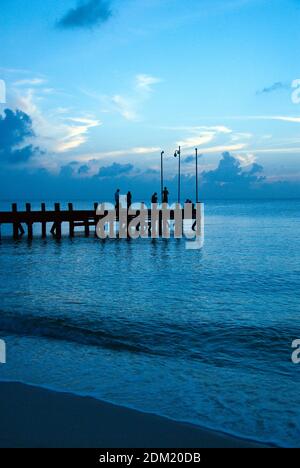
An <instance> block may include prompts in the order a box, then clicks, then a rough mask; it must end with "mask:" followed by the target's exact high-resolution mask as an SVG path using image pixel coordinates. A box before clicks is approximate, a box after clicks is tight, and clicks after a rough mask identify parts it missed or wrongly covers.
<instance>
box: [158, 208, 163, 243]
mask: <svg viewBox="0 0 300 468" xmlns="http://www.w3.org/2000/svg"><path fill="white" fill-rule="evenodd" d="M162 223H163V214H162V210H159V218H158V235H159V237H161V236H162Z"/></svg>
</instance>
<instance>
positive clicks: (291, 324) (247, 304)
mask: <svg viewBox="0 0 300 468" xmlns="http://www.w3.org/2000/svg"><path fill="white" fill-rule="evenodd" d="M62 205H63V204H62ZM20 206H21V204H20ZM83 206H86V207H89V208H91V206H92V202H91V203H88V204H84V203H83V202H81V203H76V202H74V207H75V208H77V207H83ZM8 207H9V204H7V203H4V202H3V203H1V206H0V209H1V210H3V209H6V208H8ZM33 207H34V204H33ZM299 221H300V201H299V200H285V201H274V200H273V201H222V202H221V201H215V202H214V201H209V202H207V203H206V204H205V230H206V234H205V244H204V247H203V249H202V250H186V248H185V240H184V239H182V240H175V239H170V240H164V239H160V240H151V239H143V240H142V239H139V240H107V241H100V240H98V239H96V238H94V237H93V236H91V237H90V238H85V237H84V236H83V235H78V236H77V237H76V238H74V239H72V240H70V239H69V238H68V237H67V236H66V237H63V238H62V239H61V240H60V241H57V240H54V239H52V238H51V237H48V238H47V239H45V240H42V239H40V238H39V237H38V236H37V237H36V238H35V239H34V240H33V241H32V242H29V241H27V240H26V239H23V240H21V241H17V242H15V241H13V240H12V239H11V238H8V237H6V234H7V229H6V228H5V227H4V226H2V239H1V243H0V265H1V268H0V339H4V340H5V342H6V347H7V363H6V364H5V365H0V380H13V381H21V382H25V383H30V384H34V385H39V386H43V387H49V388H53V389H56V390H60V391H70V392H74V393H79V394H83V395H92V396H95V397H96V398H99V399H102V400H105V401H109V402H113V403H116V404H119V405H124V406H127V407H130V408H136V409H138V410H141V411H145V412H152V413H156V414H160V415H164V416H167V417H169V418H172V419H176V420H180V421H187V422H191V423H193V424H197V425H201V426H203V427H207V428H211V429H215V430H220V431H223V432H225V433H229V434H234V435H238V436H240V437H245V438H249V439H253V440H257V441H262V442H268V443H273V444H276V445H280V446H298V447H300V392H299V388H300V387H299V384H300V364H299V365H296V364H293V362H292V360H291V355H292V347H291V345H292V341H293V340H295V339H300V222H299ZM7 404H9V402H7Z"/></svg>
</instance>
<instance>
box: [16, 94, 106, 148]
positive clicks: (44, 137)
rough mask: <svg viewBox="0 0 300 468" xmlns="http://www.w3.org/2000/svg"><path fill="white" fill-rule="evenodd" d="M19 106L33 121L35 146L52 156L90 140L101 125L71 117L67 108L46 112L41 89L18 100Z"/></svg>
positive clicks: (82, 117) (93, 121)
mask: <svg viewBox="0 0 300 468" xmlns="http://www.w3.org/2000/svg"><path fill="white" fill-rule="evenodd" d="M15 99H16V103H17V107H18V108H20V109H21V110H22V111H24V112H26V113H27V114H28V115H29V116H30V118H31V119H32V123H33V128H34V131H35V133H36V138H35V145H37V146H40V147H41V149H43V150H46V151H47V152H49V153H55V152H58V153H61V152H66V151H70V150H74V149H76V148H78V147H79V146H81V145H83V144H84V143H85V142H86V141H87V134H88V131H89V130H90V129H91V128H93V127H97V126H100V125H101V122H100V121H99V120H97V119H94V118H91V117H88V118H87V117H86V116H76V115H68V114H67V109H64V110H63V111H64V112H62V109H54V110H53V111H49V110H48V111H47V113H45V112H43V111H42V109H41V103H42V102H43V99H42V98H41V95H40V94H39V93H38V91H37V90H35V89H32V88H29V89H27V90H25V91H24V90H23V91H22V93H18V94H17V95H16V97H15Z"/></svg>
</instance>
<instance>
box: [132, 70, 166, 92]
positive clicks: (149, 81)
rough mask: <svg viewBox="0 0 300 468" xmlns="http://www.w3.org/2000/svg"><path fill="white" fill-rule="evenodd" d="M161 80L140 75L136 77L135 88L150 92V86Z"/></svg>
mask: <svg viewBox="0 0 300 468" xmlns="http://www.w3.org/2000/svg"><path fill="white" fill-rule="evenodd" d="M160 82H161V79H160V78H156V77H155V76H151V75H144V74H140V75H137V76H136V87H137V89H141V90H144V91H147V92H151V91H152V85H155V84H157V83H160Z"/></svg>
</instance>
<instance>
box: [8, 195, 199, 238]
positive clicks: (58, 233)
mask: <svg viewBox="0 0 300 468" xmlns="http://www.w3.org/2000/svg"><path fill="white" fill-rule="evenodd" d="M98 206H99V203H94V206H93V209H91V210H75V209H74V207H73V203H68V209H67V210H62V209H61V206H60V203H55V204H54V209H53V210H47V209H46V204H45V203H41V209H40V210H39V211H36V210H32V207H31V204H30V203H26V205H25V211H18V206H17V203H13V204H12V209H11V211H1V212H0V226H1V225H2V224H8V225H11V226H12V235H13V238H14V239H20V238H22V237H23V236H25V235H26V230H27V237H28V239H32V238H33V226H34V225H36V224H38V225H40V226H41V236H42V238H46V237H47V224H51V229H50V233H51V235H52V236H53V237H54V238H56V239H61V237H62V224H63V223H67V224H68V225H69V230H68V231H69V236H70V237H71V238H72V237H74V236H75V230H76V229H77V228H84V234H85V236H86V237H89V235H90V232H91V228H92V230H93V233H94V235H96V226H97V224H98V222H99V220H100V219H102V218H103V217H104V216H106V215H107V213H108V211H105V212H104V214H103V215H98V214H97V208H98ZM139 214H140V211H138V210H137V211H136V214H135V215H129V214H128V213H127V222H128V225H129V224H130V222H131V221H132V220H133V219H135V218H136V217H137V216H139ZM169 219H170V220H174V219H175V210H172V209H170V217H169ZM182 219H183V220H184V219H189V220H192V221H194V225H193V229H194V228H195V225H196V219H197V213H196V209H195V208H193V210H192V217H189V218H184V210H182ZM115 221H119V215H118V211H117V214H116V218H115ZM148 222H149V232H150V231H151V209H149V210H148ZM158 222H159V234H160V235H161V232H162V212H161V211H160V213H159V220H158ZM24 227H25V229H24Z"/></svg>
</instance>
